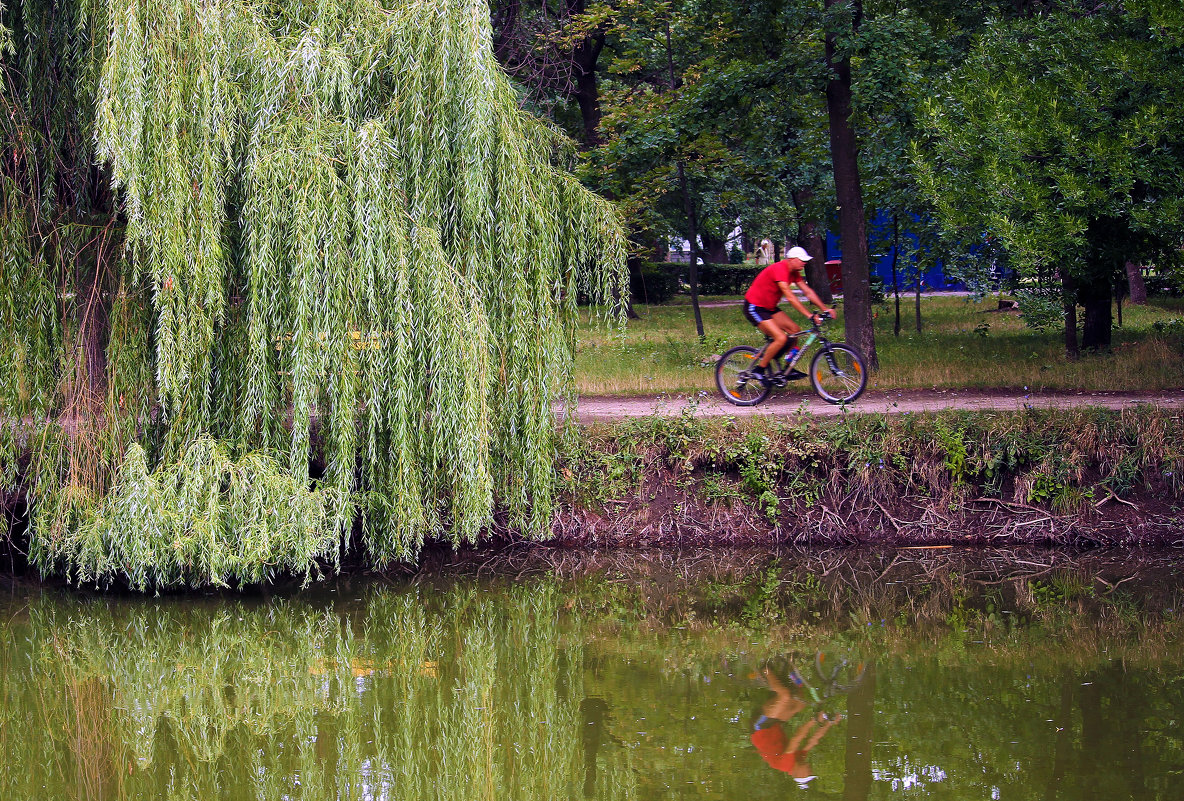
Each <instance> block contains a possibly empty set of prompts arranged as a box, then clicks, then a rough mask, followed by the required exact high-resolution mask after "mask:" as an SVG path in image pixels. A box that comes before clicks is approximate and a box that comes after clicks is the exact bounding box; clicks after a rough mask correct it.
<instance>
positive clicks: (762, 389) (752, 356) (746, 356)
mask: <svg viewBox="0 0 1184 801" xmlns="http://www.w3.org/2000/svg"><path fill="white" fill-rule="evenodd" d="M760 353H761V352H760V350H759V349H757V348H754V347H751V346H749V345H741V346H740V347H738V348H732V349H731V350H730V351H728V352H727V353H725V354H724V355H723V356H721V357H720V358H719V361H718V362H716V364H715V386H716V388H717V389H719V393H720V394H721V395H723V396H724V400H726V401H727V402H728V403H733V404H735V405H737V406H756V405H757V404H758V403H760V402H761V401H763V400H764V399H765V398H767V397H769V392H770V391H771V388H770V387H766V386H765V385H764V384H762V383H761V382H760V380H759V379H757V378H746V376H748V375H749V371H751V370H752V368H754V367H756V364H757V360H758V359H759V358H760Z"/></svg>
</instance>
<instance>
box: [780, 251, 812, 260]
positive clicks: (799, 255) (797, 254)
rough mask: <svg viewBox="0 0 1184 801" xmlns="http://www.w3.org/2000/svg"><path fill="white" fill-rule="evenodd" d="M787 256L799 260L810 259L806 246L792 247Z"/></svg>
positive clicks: (786, 253)
mask: <svg viewBox="0 0 1184 801" xmlns="http://www.w3.org/2000/svg"><path fill="white" fill-rule="evenodd" d="M785 258H787V259H798V260H799V261H809V260H810V254H809V253H807V252H806V249H805V248H790V249H789V250H787V251H786V252H785Z"/></svg>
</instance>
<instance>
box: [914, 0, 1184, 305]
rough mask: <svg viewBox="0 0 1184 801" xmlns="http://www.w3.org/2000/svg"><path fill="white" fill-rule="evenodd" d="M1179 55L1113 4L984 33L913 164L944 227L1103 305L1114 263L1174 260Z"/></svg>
mask: <svg viewBox="0 0 1184 801" xmlns="http://www.w3.org/2000/svg"><path fill="white" fill-rule="evenodd" d="M1179 46H1180V45H1179V42H1177V41H1173V40H1172V39H1171V38H1169V37H1164V36H1161V35H1160V34H1159V32H1158V31H1156V30H1155V29H1154V28H1152V27H1149V25H1148V22H1147V19H1145V18H1144V17H1142V16H1140V14H1139V13H1137V12H1135V11H1133V10H1128V9H1125V8H1123V7H1122V6H1121V5H1111V6H1105V7H1098V8H1096V9H1093V10H1092V11H1090V13H1076V12H1075V10H1073V9H1070V8H1061V9H1055V10H1051V11H1049V12H1048V13H1042V14H1031V15H1027V16H1023V17H1021V18H1018V19H1011V20H1008V19H1005V18H998V19H994V20H991V21H990V22H989V23H988V25H987V27H986V29H985V30H984V31H983V32H982V33H981V34H980V35H979V36H978V37H977V38H976V39H975V40H974V44H973V46H972V48H971V49H970V52H969V53H968V54H967V57H966V58H965V59H964V60H963V61H962V63H961V64H960V65H958V67H957V68H956V69H955V70H954V71H953V72H951V73H950V74H949V76H948V78H947V80H945V81H944V82H943V83H942V88H941V89H940V90H939V91H937V92H935V93H930V94H931V98H930V99H929V100H928V101H927V104H926V107H925V122H926V125H927V127H928V136H927V137H925V138H923V139H919V140H918V142H917V143H916V145H915V148H914V151H913V160H914V164H915V166H916V169H917V171H918V176H919V183H920V186H921V187H922V189H923V190H924V192H925V194H926V195H927V196H928V198H929V199H930V201H931V202H933V204H934V206H935V208H936V211H937V214H938V217H939V218H940V220H941V222H942V225H943V227H944V228H945V229H946V230H947V231H948V232H951V233H957V232H962V235H963V236H964V238H965V237H970V236H976V237H978V238H979V239H980V241H981V237H982V236H983V235H985V236H986V237H987V243H988V244H989V245H990V246H991V247H992V248H997V249H1001V250H1002V251H1003V252H1005V253H1006V254H1007V257H1008V259H1009V262H1010V264H1011V265H1012V266H1013V267H1014V268H1016V269H1018V270H1019V271H1020V272H1021V274H1023V275H1024V276H1026V277H1029V278H1034V279H1035V278H1043V279H1044V280H1045V281H1048V280H1049V276H1050V274H1051V273H1052V271H1054V270H1056V271H1059V274H1060V276H1061V277H1062V278H1071V279H1073V280H1075V281H1076V282H1078V287H1079V290H1080V291H1081V292H1082V293H1087V294H1088V293H1095V294H1096V292H1098V291H1103V292H1104V293H1105V296H1106V297H1108V292H1109V290H1108V287H1109V285H1110V283H1111V281H1112V280H1113V276H1114V275H1117V274H1118V273H1119V272H1120V270H1121V267H1122V264H1123V262H1124V261H1126V260H1132V261H1135V262H1137V263H1143V262H1146V263H1150V262H1154V261H1157V260H1158V261H1162V262H1164V263H1165V264H1167V263H1173V262H1175V261H1177V260H1178V259H1177V255H1178V250H1179V244H1180V241H1181V239H1182V237H1184V227H1182V225H1181V220H1182V219H1184V215H1181V213H1180V210H1181V207H1182V204H1184V195H1182V194H1181V192H1180V187H1181V185H1182V181H1181V176H1182V175H1184V140H1182V139H1181V136H1180V131H1181V130H1182V129H1184V128H1182V126H1181V124H1180V123H1181V119H1180V115H1179V104H1177V103H1174V102H1173V101H1172V100H1170V98H1172V97H1174V95H1175V93H1176V87H1178V86H1179V84H1180V80H1181V76H1182V73H1181V70H1180V65H1181V63H1182V62H1181V60H1180V57H1179ZM1099 287H1100V288H1101V289H1100V290H1099V289H1098V288H1099ZM1084 296H1085V295H1083V297H1084ZM1034 319H1035V320H1037V321H1041V320H1043V319H1044V318H1043V317H1042V316H1041V315H1040V314H1039V311H1038V310H1034Z"/></svg>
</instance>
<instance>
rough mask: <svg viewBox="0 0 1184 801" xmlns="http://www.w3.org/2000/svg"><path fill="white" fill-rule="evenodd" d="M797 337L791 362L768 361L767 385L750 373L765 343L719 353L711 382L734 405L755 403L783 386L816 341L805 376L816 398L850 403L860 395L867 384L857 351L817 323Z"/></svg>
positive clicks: (742, 346) (862, 363) (865, 369)
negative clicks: (817, 345) (832, 337)
mask: <svg viewBox="0 0 1184 801" xmlns="http://www.w3.org/2000/svg"><path fill="white" fill-rule="evenodd" d="M818 316H819V317H822V318H823V319H826V318H827V317H829V315H818ZM800 336H801V337H802V340H801V341H800V344H799V345H798V352H797V355H796V356H794V358H793V359H792V360H791V361H788V362H787V361H785V360H784V359H783V358H782V357H780V356H778V357H777V358H775V359H774V360H773V361H772V363H770V364H769V368H768V371H769V378H770V384H769V385H766V384H765V383H763V382H762V381H761V380H760V379H759V378H758V377H757V376H756V375H754V374H753V372H752V368H754V367H756V365H757V364H758V363H759V361H760V358H761V356H762V355H763V354H764V352H765V348H767V347H769V345H768V343H767V342H766V344H765V348H760V349H757V348H754V347H752V346H751V345H741V346H739V347H736V348H732V349H731V350H729V351H728V352H727V353H725V354H724V355H723V356H721V357H720V359H719V361H718V362H717V363H716V365H715V385H716V387H717V388H718V389H719V391H720V394H722V395H723V396H724V400H726V401H727V402H728V403H734V404H735V405H737V406H756V405H757V404H758V403H760V402H761V401H763V400H764V399H765V398H767V397H769V394H770V393H771V392H772V391H773V387H774V386H776V387H784V386H785V385H786V384H788V383H789V381H790V380H791V379H790V378H789V375H790V371H791V370H792V369H793V367H794V365H795V364H797V363H798V362H800V361H801V360H802V356H804V355H805V353H806V350H807V349H808V348H809V347H810V346H811V345H813V344H814V343H815V342H816V341H817V342H820V343H822V345H821V347H820V348H819V350H818V352H817V353H815V354H814V358H813V359H812V360H811V361H810V372H809V376H810V383H811V384H812V385H813V386H814V391H815V392H817V393H818V397H820V398H822V399H823V400H824V401H826V402H827V403H851V402H852V401H854V400H855V399H856V398H858V397H859V396H860V395H862V394H863V390H864V389H865V388H866V387H867V368H866V367H865V366H864V361H863V356H862V355H861V354H860V353H859V351H857V350H856V349H855V348H853V347H851V346H850V345H847V344H844V343H842V342H831V341H830V340H828V339H827V338H826V337H824V336H823V335H822V328H821V326H819V324H818V323H817V322H815V323H814V324H813V326H811V327H810V329H809V330H808V331H804V332H803V333H802V334H800Z"/></svg>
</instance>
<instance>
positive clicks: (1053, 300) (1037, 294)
mask: <svg viewBox="0 0 1184 801" xmlns="http://www.w3.org/2000/svg"><path fill="white" fill-rule="evenodd" d="M1015 295H1016V297H1017V298H1018V299H1019V304H1020V319H1022V320H1023V321H1024V325H1026V326H1028V327H1029V328H1033V329H1035V330H1037V331H1052V330H1055V329H1058V328H1060V327H1061V326H1062V325H1064V322H1065V300H1064V296H1063V295H1062V293H1061V292H1060V291H1059V290H1058V289H1054V288H1052V287H1025V288H1023V289H1020V290H1017V291H1016V293H1015Z"/></svg>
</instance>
